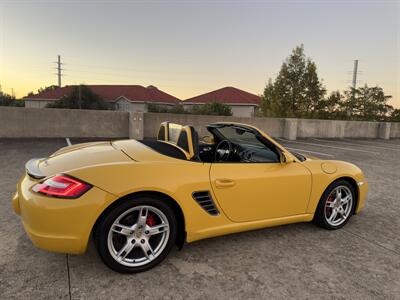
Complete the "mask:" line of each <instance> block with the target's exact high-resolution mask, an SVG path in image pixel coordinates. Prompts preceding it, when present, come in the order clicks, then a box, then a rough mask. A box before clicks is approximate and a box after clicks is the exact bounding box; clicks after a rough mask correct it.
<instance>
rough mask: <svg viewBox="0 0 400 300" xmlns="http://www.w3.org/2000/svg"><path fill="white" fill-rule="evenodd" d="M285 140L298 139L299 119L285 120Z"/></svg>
mask: <svg viewBox="0 0 400 300" xmlns="http://www.w3.org/2000/svg"><path fill="white" fill-rule="evenodd" d="M283 138H284V139H287V140H295V139H296V138H297V119H284V121H283Z"/></svg>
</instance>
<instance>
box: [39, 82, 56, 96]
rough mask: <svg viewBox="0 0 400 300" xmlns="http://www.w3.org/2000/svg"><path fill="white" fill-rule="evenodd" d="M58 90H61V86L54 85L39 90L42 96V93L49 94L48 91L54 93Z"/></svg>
mask: <svg viewBox="0 0 400 300" xmlns="http://www.w3.org/2000/svg"><path fill="white" fill-rule="evenodd" d="M56 89H59V86H58V85H54V84H53V85H49V86H46V87H44V88H42V87H41V88H39V89H38V93H39V94H40V93H43V92H47V91H54V90H56Z"/></svg>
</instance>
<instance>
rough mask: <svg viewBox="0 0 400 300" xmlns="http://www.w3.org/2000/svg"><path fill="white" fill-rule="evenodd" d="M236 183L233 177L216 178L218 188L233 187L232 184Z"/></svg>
mask: <svg viewBox="0 0 400 300" xmlns="http://www.w3.org/2000/svg"><path fill="white" fill-rule="evenodd" d="M235 184H236V182H235V181H234V180H232V179H226V178H224V179H222V178H221V179H216V180H215V186H216V187H217V188H221V189H222V188H228V187H232V186H234V185H235Z"/></svg>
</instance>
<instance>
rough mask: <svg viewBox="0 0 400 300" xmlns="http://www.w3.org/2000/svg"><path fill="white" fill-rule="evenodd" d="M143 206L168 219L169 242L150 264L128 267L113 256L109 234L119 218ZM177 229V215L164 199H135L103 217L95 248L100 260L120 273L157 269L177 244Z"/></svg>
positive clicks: (95, 233)
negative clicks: (109, 243)
mask: <svg viewBox="0 0 400 300" xmlns="http://www.w3.org/2000/svg"><path fill="white" fill-rule="evenodd" d="M143 205H144V206H149V207H154V208H156V209H158V210H159V211H161V212H162V213H163V214H164V215H165V217H166V218H167V219H168V223H169V236H168V241H167V242H166V246H165V248H164V249H163V250H162V252H160V253H159V255H158V256H157V257H156V258H155V259H154V260H152V261H151V262H149V263H148V264H145V265H142V266H135V267H132V266H126V265H123V264H121V263H120V262H118V261H117V260H116V259H115V258H114V257H113V256H112V255H111V253H110V250H109V247H108V234H109V231H110V229H111V226H112V225H113V223H114V221H115V220H116V219H117V218H118V217H119V216H121V215H122V214H123V213H124V212H126V211H128V210H130V209H132V208H134V207H138V206H143ZM177 229H178V228H177V221H176V218H175V214H174V211H173V210H172V209H171V207H170V206H168V205H167V204H166V203H165V202H163V200H162V199H157V198H153V197H147V196H141V197H138V198H133V199H130V200H126V201H123V202H121V203H120V204H119V205H117V206H116V207H114V208H112V209H111V210H110V211H109V212H108V213H107V214H106V215H105V216H103V217H102V219H101V220H100V221H99V223H98V225H97V227H96V229H95V232H94V240H95V246H96V248H97V252H98V253H99V256H100V258H101V259H102V261H103V262H104V263H105V264H106V265H107V266H108V267H109V268H110V269H112V270H114V271H116V272H120V273H138V272H144V271H147V270H149V269H151V268H153V267H155V266H156V265H158V264H159V263H161V262H162V261H163V260H164V259H165V258H166V257H167V255H168V253H169V252H170V251H171V249H172V247H173V246H174V244H175V240H176V237H177Z"/></svg>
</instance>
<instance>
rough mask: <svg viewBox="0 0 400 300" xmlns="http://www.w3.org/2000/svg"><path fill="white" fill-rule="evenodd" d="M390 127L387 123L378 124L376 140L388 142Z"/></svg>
mask: <svg viewBox="0 0 400 300" xmlns="http://www.w3.org/2000/svg"><path fill="white" fill-rule="evenodd" d="M390 125H391V123H389V122H381V123H379V129H378V138H379V139H384V140H388V139H390Z"/></svg>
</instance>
